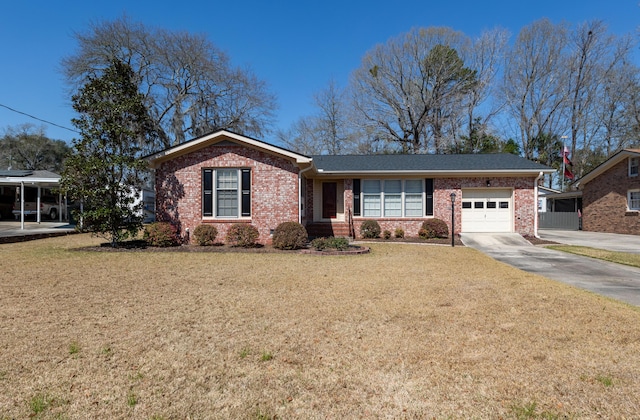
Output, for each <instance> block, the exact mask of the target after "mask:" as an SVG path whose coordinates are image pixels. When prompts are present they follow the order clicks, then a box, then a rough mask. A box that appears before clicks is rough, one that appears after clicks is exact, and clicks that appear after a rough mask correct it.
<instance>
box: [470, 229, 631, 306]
mask: <svg viewBox="0 0 640 420" xmlns="http://www.w3.org/2000/svg"><path fill="white" fill-rule="evenodd" d="M461 239H462V242H463V243H464V244H465V245H466V246H468V247H471V248H474V249H477V250H478V251H480V252H482V253H484V254H487V255H488V256H490V257H492V258H494V259H495V260H498V261H501V262H504V263H506V264H509V265H511V266H513V267H516V268H519V269H521V270H523V271H527V272H530V273H535V274H540V275H542V276H545V277H547V278H550V279H552V280H556V281H560V282H563V283H566V284H570V285H572V286H575V287H579V288H582V289H585V290H589V291H591V292H594V293H598V294H601V295H603V296H608V297H610V298H613V299H617V300H620V301H623V302H626V303H629V304H632V305H636V306H640V269H638V268H634V267H628V266H625V265H621V264H614V263H609V262H606V261H601V260H596V259H593V258H587V257H581V256H578V255H573V254H567V253H564V252H561V251H554V250H551V249H546V248H542V247H538V246H534V245H532V244H531V243H530V242H529V241H527V240H526V239H524V238H523V237H522V236H520V235H518V234H514V233H463V234H461Z"/></svg>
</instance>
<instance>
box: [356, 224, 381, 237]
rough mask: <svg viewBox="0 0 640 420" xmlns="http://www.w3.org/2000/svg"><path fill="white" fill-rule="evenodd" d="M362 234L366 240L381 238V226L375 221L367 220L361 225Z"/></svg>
mask: <svg viewBox="0 0 640 420" xmlns="http://www.w3.org/2000/svg"><path fill="white" fill-rule="evenodd" d="M360 234H361V235H362V237H363V238H366V239H373V238H377V237H379V236H380V225H379V224H378V222H376V221H375V220H365V221H364V222H362V225H360Z"/></svg>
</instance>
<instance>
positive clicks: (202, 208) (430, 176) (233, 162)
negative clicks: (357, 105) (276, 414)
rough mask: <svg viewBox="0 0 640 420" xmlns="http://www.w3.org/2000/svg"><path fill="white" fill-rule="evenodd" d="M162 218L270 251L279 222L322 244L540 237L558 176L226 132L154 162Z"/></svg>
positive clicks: (533, 168)
mask: <svg viewBox="0 0 640 420" xmlns="http://www.w3.org/2000/svg"><path fill="white" fill-rule="evenodd" d="M148 160H149V163H150V166H151V167H152V168H153V169H154V170H155V180H156V182H155V185H156V218H157V220H159V221H169V222H171V223H174V224H175V225H176V226H177V227H178V228H179V230H180V231H181V232H182V233H183V234H184V232H185V231H186V229H190V230H193V229H194V228H195V227H196V226H198V225H200V224H203V223H205V224H206V223H211V224H214V225H215V226H216V227H217V229H218V232H219V237H221V238H224V236H225V235H226V232H227V230H228V228H229V226H231V224H233V223H251V224H252V225H253V226H255V227H256V228H258V231H259V233H260V237H259V239H258V240H259V241H260V242H261V243H270V241H271V234H272V233H273V230H274V229H275V228H276V227H277V226H278V224H279V223H281V222H285V221H297V222H300V223H302V224H303V225H305V226H306V227H307V230H308V231H309V233H310V235H312V236H320V235H322V236H328V235H335V236H358V235H359V228H360V225H361V223H362V221H363V220H367V219H375V220H377V221H378V222H379V223H380V225H381V227H382V229H387V230H390V231H392V232H393V231H394V230H395V229H396V228H402V229H403V230H404V231H405V233H406V235H407V236H417V234H418V230H419V229H420V226H421V225H422V223H423V222H424V221H425V220H427V219H429V218H439V219H442V220H444V221H446V222H447V224H448V225H449V228H451V206H452V203H451V194H452V193H454V194H455V195H456V200H455V202H454V210H455V212H454V214H455V231H456V233H460V232H461V231H464V232H517V233H520V234H522V235H535V234H536V233H537V226H536V224H537V198H536V197H537V185H538V180H539V179H540V177H541V176H542V175H543V174H544V173H550V172H553V170H552V169H550V168H548V167H546V166H543V165H539V164H537V163H534V162H530V161H528V160H526V159H523V158H521V157H518V156H515V155H510V154H487V155H366V156H355V155H352V156H325V155H323V156H304V155H301V154H298V153H295V152H292V151H289V150H286V149H283V148H280V147H277V146H274V145H271V144H269V143H265V142H262V141H259V140H255V139H252V138H249V137H245V136H242V135H239V134H235V133H232V132H229V131H225V130H220V131H216V132H213V133H210V134H207V135H205V136H202V137H198V138H196V139H193V140H190V141H188V142H186V143H183V144H180V145H178V146H175V147H172V148H169V149H166V150H163V151H161V152H158V153H156V154H153V155H151V156H149V157H148Z"/></svg>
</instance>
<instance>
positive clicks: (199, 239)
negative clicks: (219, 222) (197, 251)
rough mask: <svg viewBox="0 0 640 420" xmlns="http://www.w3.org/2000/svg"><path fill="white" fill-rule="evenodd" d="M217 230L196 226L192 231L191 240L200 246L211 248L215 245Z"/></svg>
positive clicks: (212, 227)
mask: <svg viewBox="0 0 640 420" xmlns="http://www.w3.org/2000/svg"><path fill="white" fill-rule="evenodd" d="M217 236H218V229H216V227H215V226H213V225H198V226H196V228H195V229H194V230H193V239H195V241H196V243H197V244H198V245H200V246H211V245H215V244H216V237H217Z"/></svg>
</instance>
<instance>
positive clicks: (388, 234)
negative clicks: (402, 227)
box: [382, 229, 391, 239]
mask: <svg viewBox="0 0 640 420" xmlns="http://www.w3.org/2000/svg"><path fill="white" fill-rule="evenodd" d="M382 237H383V238H384V239H390V238H391V231H390V230H386V229H385V230H384V232H382Z"/></svg>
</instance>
